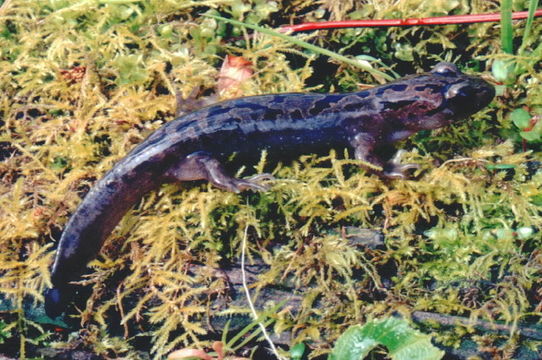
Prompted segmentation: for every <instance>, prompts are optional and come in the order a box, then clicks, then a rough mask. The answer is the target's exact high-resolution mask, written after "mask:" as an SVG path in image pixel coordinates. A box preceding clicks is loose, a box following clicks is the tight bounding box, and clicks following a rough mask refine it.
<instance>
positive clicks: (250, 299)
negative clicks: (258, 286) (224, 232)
mask: <svg viewBox="0 0 542 360" xmlns="http://www.w3.org/2000/svg"><path fill="white" fill-rule="evenodd" d="M247 236H248V225H247V226H245V234H244V235H243V241H242V246H241V277H242V279H243V289H244V290H245V295H246V298H247V302H248V306H249V308H250V311H251V312H252V317H253V318H254V320H255V321H258V326H259V327H260V329H261V330H262V334H263V336H264V337H265V340H267V342H268V343H269V346H270V347H271V351H272V352H273V354H275V356H276V357H277V359H279V360H284V358H283V357H282V356H280V355H279V353H278V351H277V348H276V347H275V344H273V341H271V338H270V337H269V334H268V333H267V330H266V329H265V326H264V324H263V323H262V322H261V321H259V320H258V313H257V312H256V308H255V307H254V303H253V302H252V298H251V297H250V291H249V289H248V286H247V274H246V271H245V253H246V247H247Z"/></svg>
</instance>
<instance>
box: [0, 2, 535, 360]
mask: <svg viewBox="0 0 542 360" xmlns="http://www.w3.org/2000/svg"><path fill="white" fill-rule="evenodd" d="M336 3H337V4H336V5H330V4H331V3H329V4H328V3H326V4H322V5H318V6H314V7H307V6H306V3H305V2H301V1H294V2H291V3H288V4H282V3H281V2H274V3H273V4H271V3H268V2H264V1H254V2H251V3H249V4H245V3H244V2H240V1H233V2H231V1H219V0H217V1H180V2H168V1H165V2H164V1H113V0H109V1H107V0H104V1H99V2H92V1H78V2H68V1H58V0H54V1H53V0H49V1H41V2H36V1H24V0H12V1H6V2H4V3H3V5H2V6H1V7H0V118H1V119H0V126H1V128H0V129H1V130H0V156H1V158H2V159H1V160H2V161H1V163H0V214H1V215H0V233H1V234H2V237H1V238H0V300H1V301H2V302H1V303H0V309H2V312H1V313H0V342H1V341H4V342H5V343H7V344H9V345H10V348H11V349H12V350H11V353H9V354H8V355H12V356H19V357H21V358H23V357H25V356H37V354H36V349H37V348H38V347H39V346H48V345H51V344H52V343H53V342H54V343H55V344H56V345H59V343H60V342H65V341H67V340H68V335H67V334H66V335H64V334H62V333H61V334H53V329H54V328H52V327H51V326H50V325H47V323H46V321H45V320H43V319H41V318H36V317H35V316H34V313H33V310H32V309H33V308H35V307H37V305H38V304H39V303H41V302H42V301H43V297H42V295H41V294H42V293H43V290H44V289H45V288H46V287H48V286H49V285H50V281H49V270H48V267H49V265H50V263H51V261H52V257H53V252H52V250H51V249H52V245H53V244H54V241H55V240H58V239H59V237H60V236H59V235H60V232H61V230H62V228H63V226H64V225H65V223H66V221H67V219H68V217H69V215H70V214H71V213H73V211H74V210H75V208H76V207H77V204H78V203H79V202H80V200H81V197H82V196H83V194H84V193H85V192H86V191H87V190H88V189H89V188H90V187H91V186H92V184H93V183H94V182H95V181H96V179H98V178H99V177H101V176H102V175H103V174H104V173H105V172H106V171H107V170H109V169H110V168H111V167H112V166H113V164H114V163H115V162H116V161H118V160H119V159H121V158H122V157H123V156H124V155H126V153H127V152H128V151H129V150H130V149H131V148H133V146H134V145H135V144H137V143H139V142H141V141H142V139H143V138H144V137H145V136H146V135H148V134H149V133H150V132H151V131H152V130H154V129H157V128H158V127H159V126H161V125H162V124H163V123H165V122H166V121H169V120H171V119H172V118H173V116H174V113H175V107H176V101H175V94H176V93H177V92H180V93H182V94H185V95H188V94H190V93H191V92H192V90H193V89H195V88H201V89H202V91H201V92H202V93H205V92H206V91H207V92H208V91H211V89H213V87H214V86H215V83H216V79H217V76H218V70H217V69H218V68H219V65H220V62H221V58H222V57H223V56H224V55H225V54H226V53H231V54H235V55H238V56H242V57H243V58H245V59H246V60H248V61H250V62H251V63H252V64H253V66H254V70H255V75H254V76H253V77H252V78H251V79H250V80H248V81H247V82H246V83H244V84H243V88H242V91H243V93H244V95H253V94H260V93H273V92H299V91H328V90H336V89H356V88H358V87H359V85H360V83H374V82H375V80H374V79H373V78H372V77H371V76H369V75H368V74H366V73H360V72H359V70H357V69H353V68H348V67H346V66H340V64H329V63H328V62H327V61H325V60H322V59H320V58H316V57H315V56H314V55H313V54H310V53H309V52H304V51H303V50H302V49H292V46H291V44H290V43H288V42H287V41H285V40H281V39H275V38H269V37H265V36H260V35H255V36H253V37H248V36H244V35H245V32H244V30H243V29H241V28H232V27H229V26H226V25H224V24H220V23H217V22H216V21H215V20H213V19H209V18H204V17H201V16H200V15H201V14H203V13H206V12H210V13H217V14H222V15H227V14H229V15H232V16H233V17H234V18H236V19H239V20H245V21H250V22H258V23H261V24H270V25H276V24H283V23H288V22H289V21H290V20H292V19H294V18H295V17H296V16H300V15H303V19H319V18H321V17H322V14H324V15H326V17H329V18H330V19H346V18H360V17H363V18H370V17H373V18H386V17H423V16H431V15H439V14H440V13H439V14H435V13H434V10H433V9H435V8H436V7H435V5H434V4H435V3H434V2H431V6H429V2H426V1H419V0H412V1H402V2H395V1H385V2H382V1H368V2H364V3H363V4H362V3H356V4H350V3H342V2H336ZM441 5H443V6H442V8H441V9H442V11H443V12H445V13H465V12H467V11H470V12H473V13H481V12H487V11H491V10H495V9H493V8H491V6H493V5H492V4H485V3H484V4H478V5H473V6H474V8H472V7H467V5H468V4H467V2H466V1H456V2H442V4H441ZM476 6H479V7H476ZM290 17H291V19H290ZM296 21H297V20H296ZM496 29H497V27H496V26H495V25H494V24H478V25H471V26H468V27H466V26H465V27H459V26H441V27H431V28H423V29H421V28H419V27H413V28H404V29H386V30H383V29H378V30H343V31H333V32H329V33H327V36H325V37H319V38H312V39H310V40H311V41H314V42H320V45H323V46H325V47H326V48H330V49H334V50H337V51H340V52H342V53H344V54H347V55H352V54H354V55H360V54H362V53H363V54H364V55H370V56H372V57H374V58H379V59H381V60H382V62H384V63H386V64H388V65H391V67H393V68H394V69H395V70H396V71H397V72H399V73H401V74H406V73H409V72H412V71H416V70H420V69H421V68H425V69H427V68H428V64H429V63H434V62H436V61H438V60H443V59H448V60H453V61H455V62H457V63H458V64H459V66H460V67H461V68H463V69H466V71H469V69H471V70H477V71H484V70H485V69H486V66H485V65H486V61H487V60H488V59H489V60H491V59H493V58H495V57H496V55H495V54H496V53H497V51H498V49H497V48H498V46H496V42H497V41H498V38H499V37H498V33H497V30H496ZM540 31H541V26H540V24H539V23H536V24H535V26H534V27H533V29H532V37H533V38H536V39H539V38H540ZM518 34H519V33H518ZM232 36H241V37H238V38H237V39H235V40H234V41H223V40H224V39H226V38H227V39H230V38H231V37H232ZM443 40H445V41H443ZM529 48H530V49H531V50H533V51H532V55H531V57H535V56H536V57H538V58H536V59H533V58H529V59H528V60H525V59H524V58H521V59H523V60H521V59H520V60H521V64H522V66H524V68H525V72H524V74H523V75H522V77H521V78H520V79H519V80H520V81H518V85H516V86H515V87H509V88H508V89H501V90H503V92H502V94H503V96H502V97H500V98H498V99H496V100H495V101H494V102H493V104H492V105H491V106H490V107H488V108H487V109H484V110H483V111H481V112H480V113H478V114H477V115H475V116H474V117H473V118H472V119H470V120H469V121H467V122H464V123H461V124H456V125H454V126H452V127H449V128H446V129H441V130H439V131H435V132H433V133H424V134H420V135H418V136H415V137H413V138H412V139H410V140H409V141H407V142H405V143H404V144H402V145H401V146H402V147H404V148H406V149H409V150H411V151H410V152H408V153H407V157H406V159H405V161H415V162H418V163H420V164H421V165H422V171H420V172H419V173H418V174H417V175H418V178H417V180H406V181H393V182H383V181H382V180H380V179H378V178H377V177H375V176H372V175H369V174H366V173H365V172H364V171H362V170H359V169H358V168H357V164H356V162H355V161H352V160H347V159H346V160H345V156H343V154H342V153H341V154H339V155H340V156H338V155H337V154H335V153H334V152H331V153H329V154H328V155H325V156H322V157H316V156H314V155H307V156H303V157H301V158H300V159H298V160H297V161H295V162H294V163H293V164H270V163H267V162H266V161H265V157H262V161H261V162H260V163H259V164H258V165H256V166H255V167H254V168H251V167H249V168H246V169H241V170H242V171H240V175H246V174H250V173H254V172H262V171H268V172H273V173H274V175H275V176H276V177H277V179H278V180H276V181H275V182H274V183H273V187H272V189H271V190H270V191H268V192H265V193H243V194H232V193H226V192H223V191H220V190H217V189H215V188H212V187H211V186H209V185H207V184H203V185H201V184H195V185H194V184H183V185H180V186H179V185H168V186H164V187H162V188H161V189H160V190H158V191H156V192H153V193H151V194H148V195H147V196H146V197H145V198H144V199H143V200H142V201H141V202H140V203H139V204H138V205H137V206H136V207H135V208H134V209H133V210H132V211H131V212H130V213H129V214H127V216H126V217H125V218H124V219H123V220H122V222H121V224H120V225H119V226H118V227H117V229H116V230H115V232H114V234H113V235H112V236H111V237H110V238H109V239H108V241H107V242H106V244H105V245H104V247H103V249H102V252H101V254H100V257H99V258H98V259H97V260H95V261H93V262H92V263H91V264H90V266H91V268H92V269H91V271H90V272H89V275H88V276H87V277H85V278H84V280H83V281H82V282H83V283H84V284H86V285H89V286H90V287H91V288H92V293H91V294H90V296H89V301H88V303H87V306H86V308H84V309H81V320H82V326H83V328H84V329H85V331H81V332H79V339H80V342H79V344H83V345H82V346H85V347H86V348H87V349H91V350H92V351H93V352H95V353H97V354H100V355H108V356H113V355H115V356H134V357H135V356H140V355H141V354H140V353H137V352H136V350H134V349H135V348H137V347H141V349H142V350H143V351H145V352H147V353H151V354H152V355H151V356H154V357H156V358H158V357H160V356H162V355H164V354H166V353H167V352H169V351H170V350H172V349H174V348H178V347H182V346H188V345H190V346H206V345H209V344H210V341H211V340H210V339H211V338H212V336H211V335H210V334H209V330H208V328H207V327H206V323H205V320H206V316H207V315H208V313H209V309H210V305H209V304H210V302H212V301H213V300H215V299H217V298H218V297H219V296H221V294H222V292H223V289H224V287H225V286H226V284H225V281H224V279H223V278H220V276H217V272H216V269H219V268H220V267H221V266H223V265H224V264H227V263H228V262H230V263H235V262H237V260H238V258H239V255H240V244H241V241H242V239H243V233H244V230H245V228H246V227H247V226H248V227H249V229H250V231H249V236H248V240H249V247H248V259H249V260H250V261H253V262H257V261H262V262H263V263H265V264H266V266H267V268H266V271H264V272H262V273H261V274H259V277H258V279H257V280H255V281H254V282H253V283H252V284H251V286H252V290H253V291H254V292H255V293H256V295H259V294H263V293H264V292H265V289H266V288H267V287H269V286H286V285H285V284H286V282H287V286H291V287H292V289H294V291H297V294H299V295H300V296H301V297H302V299H303V300H302V301H301V302H300V307H299V308H298V309H288V308H286V309H282V310H280V311H278V312H277V313H276V314H274V316H273V320H274V328H275V330H277V331H288V332H290V333H291V334H292V344H295V343H297V342H300V341H307V342H312V343H313V347H314V350H313V352H312V353H311V354H312V355H311V356H317V355H319V354H324V353H326V352H328V351H329V349H330V344H331V343H332V342H333V341H334V339H336V338H337V337H338V336H339V334H340V333H341V331H343V330H344V329H345V328H347V327H348V325H350V324H353V323H358V322H361V321H364V320H365V319H367V318H375V317H377V316H380V315H385V314H389V313H392V312H396V311H398V312H401V313H404V314H407V313H409V312H412V311H414V310H423V311H432V312H438V313H441V314H445V315H446V314H448V315H459V316H463V317H471V318H480V319H485V320H488V321H501V322H503V323H505V324H509V325H510V329H511V330H512V335H514V334H515V333H516V332H515V331H516V330H517V329H518V327H521V326H523V325H522V324H523V322H528V323H529V324H534V323H537V322H538V321H539V320H540V319H539V317H540V294H541V292H542V290H541V288H540V278H539V276H541V274H540V269H541V266H540V264H541V263H542V261H541V258H540V254H539V251H538V250H537V249H538V248H539V247H540V242H541V238H540V232H539V229H540V226H541V221H542V218H541V217H540V211H541V210H542V198H541V196H540V192H541V187H542V174H541V173H540V171H538V170H537V167H539V165H537V164H538V163H536V161H540V152H539V150H540V149H539V146H538V145H534V146H532V147H531V148H530V150H532V151H531V152H529V151H527V152H526V151H523V150H524V149H523V145H524V144H522V143H521V142H520V140H519V136H518V135H517V133H516V132H515V129H514V128H513V126H512V123H511V121H510V119H509V118H508V117H507V114H508V113H509V112H510V111H511V110H512V109H513V108H514V106H519V105H525V106H530V105H533V106H535V107H536V106H538V105H539V103H537V101H538V102H539V98H537V97H533V96H531V95H529V94H536V93H539V89H540V79H539V76H538V75H537V71H536V69H537V68H536V66H537V65H536V63H537V62H539V61H540V51H538V50H539V48H540V44H539V43H536V42H532V43H530V44H529ZM360 49H362V50H361V51H360ZM473 57H474V60H470V59H471V58H473ZM375 66H378V65H375ZM382 70H384V71H385V70H386V69H382ZM523 80H524V81H523ZM307 84H310V85H309V86H310V87H309V86H307ZM523 94H527V95H523ZM525 146H526V147H528V146H530V145H529V144H525ZM346 227H359V228H372V229H377V230H380V231H382V232H383V233H384V234H385V246H380V247H377V248H375V249H370V248H364V247H357V246H354V245H352V243H351V242H350V241H348V237H347V236H345V233H344V229H345V228H346ZM194 264H198V265H202V264H203V265H205V266H200V267H197V268H196V267H194V266H193V265H194ZM25 303H28V304H31V305H30V308H29V307H28V306H25ZM228 311H229V313H242V314H245V313H246V309H237V308H235V309H229V310H226V313H227V312H228ZM49 321H50V320H49ZM426 330H427V329H426ZM428 331H431V328H428ZM437 331H438V339H437V340H438V343H439V344H441V345H442V344H444V345H448V346H459V345H460V343H461V341H463V340H466V339H469V340H473V341H475V342H476V343H477V344H478V345H479V346H480V347H483V348H485V349H488V348H491V349H492V351H493V353H494V354H501V355H503V356H504V355H506V354H509V353H510V351H511V350H510V349H511V348H512V349H515V347H516V346H521V344H520V343H519V342H517V341H516V339H515V338H514V337H513V336H510V337H508V338H505V339H504V340H503V338H502V337H501V336H500V335H492V334H480V333H474V334H471V333H468V332H464V331H463V330H460V329H459V327H458V328H455V329H447V330H437ZM121 335H124V336H125V338H124V339H122V338H121ZM144 337H146V338H147V342H148V343H150V345H148V344H147V346H146V347H145V346H142V345H141V343H140V341H139V339H140V338H144ZM112 339H113V340H112ZM100 343H102V344H105V345H103V346H98V344H100ZM108 344H109V345H108ZM15 345H17V346H15ZM528 345H529V346H530V347H531V348H537V347H539V346H540V343H539V341H534V340H533V341H531V342H529V344H528ZM14 349H17V350H14ZM138 354H139V355H138ZM147 356H148V355H147ZM142 357H144V356H142Z"/></svg>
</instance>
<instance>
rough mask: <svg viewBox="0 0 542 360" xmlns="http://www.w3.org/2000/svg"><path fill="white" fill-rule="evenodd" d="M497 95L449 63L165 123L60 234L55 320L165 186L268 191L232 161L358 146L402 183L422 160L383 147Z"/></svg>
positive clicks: (210, 109)
mask: <svg viewBox="0 0 542 360" xmlns="http://www.w3.org/2000/svg"><path fill="white" fill-rule="evenodd" d="M494 96H495V90H494V88H493V86H491V85H490V84H488V83H487V82H486V81H484V80H483V79H481V78H479V77H477V76H472V75H466V74H463V73H462V72H461V71H459V69H458V68H457V67H456V66H455V65H454V64H451V63H445V62H443V63H439V64H437V65H436V66H435V67H434V68H433V69H432V70H431V71H429V72H426V73H423V74H418V75H410V76H406V77H404V78H402V79H399V80H396V81H393V82H391V83H388V84H384V85H382V86H377V87H374V88H371V89H368V90H363V91H358V92H352V93H332V94H318V93H287V94H271V95H260V96H250V97H243V98H238V99H233V100H227V101H223V102H220V103H217V104H214V105H211V106H207V107H205V108H202V109H199V110H197V111H194V112H192V113H189V114H186V115H183V116H181V117H179V118H177V119H175V120H173V121H171V122H168V123H166V124H165V125H163V126H162V127H160V128H159V129H158V130H156V131H154V132H153V133H152V134H151V135H150V136H149V137H147V138H146V139H145V140H144V141H143V142H142V143H140V144H139V145H137V146H136V147H135V148H134V149H133V150H132V151H131V152H130V153H129V154H128V155H127V156H126V157H125V158H123V159H122V160H120V161H119V162H118V163H116V164H115V165H114V167H113V168H112V169H111V170H110V171H109V172H107V173H106V174H105V175H104V176H103V178H102V179H101V180H99V181H98V182H97V183H96V185H95V186H94V187H93V188H92V189H91V190H90V191H89V192H88V193H87V194H86V196H85V198H84V200H83V201H82V202H81V204H80V205H79V207H78V208H77V210H76V211H75V212H74V213H73V215H72V216H71V218H70V219H69V221H68V223H67V225H66V227H65V229H64V231H63V233H62V236H61V238H60V241H59V244H58V248H57V251H56V257H55V260H54V264H53V267H52V272H51V281H52V284H53V288H52V289H49V290H47V292H46V294H45V309H46V312H47V314H49V316H51V317H56V316H58V315H60V314H61V313H62V312H63V311H64V310H65V305H66V304H67V302H68V300H69V299H70V296H73V289H72V288H71V287H70V285H69V283H70V282H71V281H73V280H75V279H77V278H78V277H79V276H81V274H82V273H83V271H84V270H85V268H86V265H87V263H88V262H89V261H90V260H92V259H93V258H94V257H96V255H97V253H98V252H99V250H100V248H101V246H102V244H103V242H104V240H105V239H106V238H107V237H108V236H109V234H110V233H111V232H112V231H113V229H114V228H115V226H116V225H117V224H118V222H119V221H120V220H121V218H122V217H123V216H124V214H125V213H126V212H127V211H128V210H129V209H130V208H131V207H132V206H133V205H134V204H135V203H136V202H137V201H139V200H140V199H141V197H142V196H143V195H144V194H146V193H147V192H149V191H152V190H153V189H156V188H158V187H159V186H160V185H161V184H163V183H167V182H181V181H191V180H207V181H209V182H210V183H212V184H213V185H215V186H217V187H218V188H221V189H224V190H227V191H234V192H240V191H243V190H246V189H251V190H256V191H264V190H267V187H266V186H265V185H264V183H263V182H262V180H263V179H267V178H269V177H270V176H269V175H268V174H260V175H256V176H254V177H252V178H247V179H239V178H235V177H232V176H231V175H229V173H228V171H227V169H226V168H225V164H226V163H227V160H228V158H229V157H230V156H231V155H232V153H236V154H237V157H236V158H237V159H239V160H241V162H244V161H249V160H251V159H253V158H254V157H255V156H256V157H258V156H259V154H260V153H261V151H263V150H265V151H267V153H268V154H269V156H275V157H276V158H278V159H280V160H284V158H292V157H295V156H299V155H301V154H309V153H315V152H319V151H321V150H322V149H330V148H339V149H340V148H342V149H344V148H350V149H352V150H353V153H354V156H355V158H356V159H359V160H363V161H364V162H367V163H369V164H373V165H376V166H377V167H380V168H381V169H382V170H374V169H373V170H372V171H373V172H376V173H377V175H380V176H382V177H387V178H404V177H405V176H406V175H407V172H408V171H410V169H413V168H416V165H415V164H400V163H399V161H398V157H393V158H391V159H386V158H385V157H384V156H383V155H382V153H381V151H380V149H382V148H383V147H385V146H388V145H390V144H393V143H395V142H397V141H399V140H402V139H405V138H407V137H409V136H410V135H412V134H414V133H416V132H418V131H420V130H430V129H437V128H440V127H443V126H446V125H448V124H450V123H451V122H453V121H456V120H460V119H463V118H466V117H468V116H469V115H471V114H473V113H476V112H477V111H479V110H480V109H482V108H484V107H485V106H486V105H488V104H489V102H490V101H491V100H492V99H493V97H494Z"/></svg>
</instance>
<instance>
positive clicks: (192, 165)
mask: <svg viewBox="0 0 542 360" xmlns="http://www.w3.org/2000/svg"><path fill="white" fill-rule="evenodd" d="M165 177H166V179H167V180H169V181H190V180H207V181H209V182H210V183H211V184H213V185H214V186H216V187H218V188H220V189H224V190H228V191H232V192H235V193H238V192H241V191H243V190H247V189H251V190H257V191H266V190H268V186H267V185H264V184H261V182H262V181H264V180H272V179H273V176H272V175H271V174H259V175H255V176H252V177H250V178H248V179H237V178H234V177H233V176H231V175H228V174H227V173H226V171H225V170H224V167H223V166H222V164H221V163H220V162H219V161H218V160H217V159H215V158H213V157H212V156H211V154H209V153H206V152H203V151H198V152H195V153H192V154H190V155H188V156H187V157H186V158H185V159H183V160H182V161H181V162H179V163H178V164H176V165H174V166H173V167H171V168H170V169H169V170H168V171H167V172H166V174H165Z"/></svg>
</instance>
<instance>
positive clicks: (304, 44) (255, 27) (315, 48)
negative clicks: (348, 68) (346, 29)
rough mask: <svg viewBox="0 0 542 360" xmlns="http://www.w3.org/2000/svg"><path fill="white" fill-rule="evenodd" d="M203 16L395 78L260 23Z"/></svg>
mask: <svg viewBox="0 0 542 360" xmlns="http://www.w3.org/2000/svg"><path fill="white" fill-rule="evenodd" d="M203 16H207V17H211V18H213V19H216V20H220V21H224V22H227V23H230V24H233V25H237V26H244V27H247V28H249V29H252V30H255V31H259V32H261V33H262V34H266V35H271V36H276V37H278V38H281V39H284V40H286V41H289V42H291V43H293V44H295V45H298V46H301V47H303V48H305V49H307V50H310V51H313V52H315V53H317V54H321V55H326V56H329V57H330V58H332V59H335V60H338V61H341V62H344V63H347V64H349V65H352V66H355V67H357V68H359V69H362V70H365V71H367V72H369V73H371V74H372V75H373V76H378V77H380V78H384V79H386V80H388V81H391V80H394V79H393V77H391V76H390V75H388V74H386V73H383V72H381V71H378V70H376V69H373V68H372V67H370V66H368V65H365V64H364V63H361V62H358V61H356V60H353V59H350V58H348V57H346V56H343V55H340V54H337V53H335V52H333V51H330V50H327V49H324V48H321V47H319V46H316V45H313V44H310V43H308V42H306V41H303V40H299V39H297V38H295V37H293V36H288V35H285V34H282V33H280V32H278V31H274V30H271V29H267V28H264V27H261V26H258V25H253V24H246V23H244V22H241V21H237V20H233V19H228V18H225V17H222V16H217V15H211V14H204V15H203Z"/></svg>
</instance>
